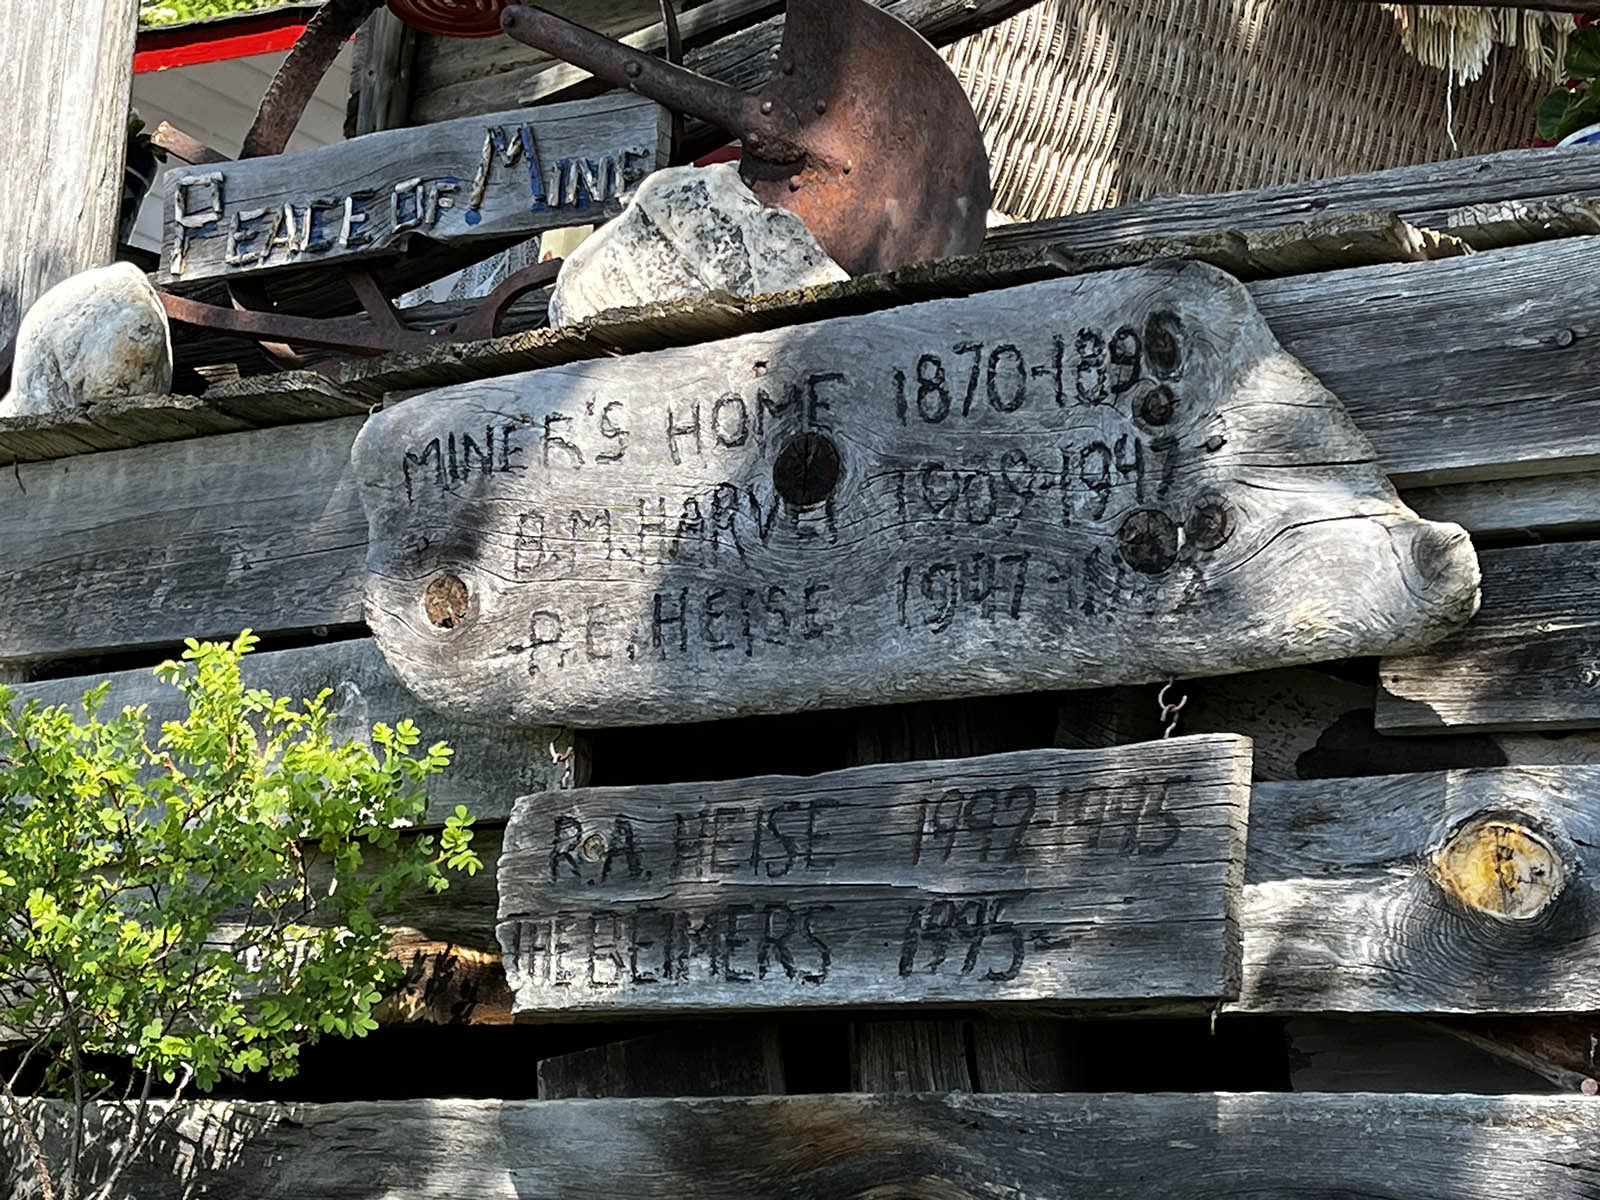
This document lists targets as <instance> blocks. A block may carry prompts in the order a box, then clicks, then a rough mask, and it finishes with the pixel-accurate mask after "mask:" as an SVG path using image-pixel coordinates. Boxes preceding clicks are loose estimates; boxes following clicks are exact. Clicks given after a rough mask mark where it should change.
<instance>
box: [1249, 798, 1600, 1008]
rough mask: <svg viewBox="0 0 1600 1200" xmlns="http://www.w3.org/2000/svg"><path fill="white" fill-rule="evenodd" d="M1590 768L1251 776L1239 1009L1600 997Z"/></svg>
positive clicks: (1596, 836) (1583, 1001)
mask: <svg viewBox="0 0 1600 1200" xmlns="http://www.w3.org/2000/svg"><path fill="white" fill-rule="evenodd" d="M1596 795H1600V767H1594V766H1574V767H1505V768H1498V769H1490V770H1476V771H1439V772H1430V773H1426V774H1415V775H1390V776H1379V777H1372V778H1363V779H1329V780H1298V781H1293V782H1281V783H1258V784H1256V786H1255V791H1254V794H1253V797H1252V799H1253V801H1254V803H1253V804H1252V805H1251V809H1252V814H1251V822H1250V851H1249V857H1248V861H1247V864H1246V869H1245V891H1244V902H1243V905H1242V906H1241V909H1240V922H1241V924H1242V926H1243V929H1244V983H1243V986H1242V988H1241V989H1240V993H1239V998H1238V1001H1237V1002H1236V1005H1235V1007H1236V1008H1237V1010H1238V1011H1241V1012H1256V1013H1260V1012H1301V1013H1304V1012H1313V1013H1314V1012H1408V1013H1474V1012H1478V1013H1489V1012H1582V1011H1590V1010H1594V1009H1600V973H1597V972H1596V970H1595V963H1596V961H1597V957H1600V887H1597V883H1596V881H1597V879H1600V808H1597V806H1596V805H1595V803H1594V797H1595V796H1596Z"/></svg>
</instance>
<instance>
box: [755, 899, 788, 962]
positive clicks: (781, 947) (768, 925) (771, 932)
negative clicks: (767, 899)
mask: <svg viewBox="0 0 1600 1200" xmlns="http://www.w3.org/2000/svg"><path fill="white" fill-rule="evenodd" d="M780 921H781V922H782V928H779V922H780ZM793 933H794V910H793V909H792V908H790V907H789V906H788V905H787V904H768V905H767V906H766V907H765V908H763V909H762V911H761V944H760V945H759V946H757V947H756V977H757V978H758V979H765V978H766V977H767V971H768V969H769V968H770V967H771V965H772V961H773V959H777V962H778V965H779V966H780V967H782V968H783V973H784V975H785V976H786V977H787V978H789V979H793V978H794V975H795V970H794V952H793V951H791V950H790V949H789V937H790V935H791V934H793Z"/></svg>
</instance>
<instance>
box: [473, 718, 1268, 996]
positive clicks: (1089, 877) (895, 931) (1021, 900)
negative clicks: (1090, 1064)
mask: <svg viewBox="0 0 1600 1200" xmlns="http://www.w3.org/2000/svg"><path fill="white" fill-rule="evenodd" d="M1249 781H1250V743H1249V742H1248V741H1247V740H1246V739H1244V738H1239V737H1233V736H1231V735H1217V734H1214V735H1208V736H1204V737H1186V738H1175V739H1172V740H1169V741H1163V742H1151V743H1147V744H1144V745H1139V746H1127V747H1121V748H1118V749H1113V750H1030V751H1022V752H1018V753H1013V754H1001V755H994V756H991V757H987V758H973V759H957V760H951V761H941V762H922V763H893V764H882V765H877V766H871V767H856V768H852V769H850V770H847V771H836V772H833V773H830V774H826V775H818V776H815V777H811V778H796V777H788V776H768V777H765V778H759V779H744V780H737V781H733V782H728V783H703V784H673V785H668V786H654V787H627V788H580V789H577V790H575V791H568V792H563V793H561V794H560V795H559V796H557V795H555V794H550V793H538V794H534V795H530V796H525V797H523V798H522V799H520V800H518V801H517V803H516V806H515V807H514V809H513V811H512V816H511V820H510V823H509V824H508V825H507V828H506V836H505V845H504V851H503V854H502V857H501V859H500V868H499V879H498V882H499V889H500V908H499V924H498V926H497V932H498V935H499V939H500V945H501V949H502V952H503V955H504V960H505V967H506V975H507V978H508V979H509V980H510V982H511V987H512V991H513V993H514V1011H517V1012H541V1013H563V1014H571V1015H584V1014H589V1015H605V1016H615V1015H618V1014H624V1013H658V1014H659V1013H665V1012H675V1011H695V1012H706V1011H713V1010H729V1009H762V1008H780V1007H781V1008H792V1007H795V1006H797V1005H799V1006H808V1007H825V1006H834V1005H894V1004H906V1003H957V1004H985V1005H987V1004H995V1003H1006V1002H1012V1001H1055V1002H1059V1003H1068V1004H1070V1003H1085V1002H1108V1001H1148V1000H1155V999H1161V1000H1186V999H1206V998H1217V997H1226V996H1232V995H1234V994H1236V993H1237V990H1238V986H1239V930H1238V925H1237V921H1236V919H1235V911H1236V908H1237V904H1238V901H1239V898H1240V893H1241V888H1242V881H1243V869H1244V838H1245V823H1246V815H1247V809H1248V805H1249V792H1250V783H1249Z"/></svg>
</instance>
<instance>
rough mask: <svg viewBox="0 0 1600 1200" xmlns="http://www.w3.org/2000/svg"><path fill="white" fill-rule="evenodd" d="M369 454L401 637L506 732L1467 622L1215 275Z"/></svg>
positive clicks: (390, 643)
mask: <svg viewBox="0 0 1600 1200" xmlns="http://www.w3.org/2000/svg"><path fill="white" fill-rule="evenodd" d="M354 458H355V462H356V465H357V469H358V474H359V477H360V481H361V485H362V494H363V501H364V503H365V505H366V509H367V513H368V516H369V520H370V526H371V536H370V540H369V553H368V564H369V568H370V573H369V588H368V613H369V620H370V623H371V625H372V628H373V631H374V633H375V635H376V637H377V639H378V642H379V645H380V646H381V647H382V649H383V651H384V653H385V655H386V656H387V657H388V658H389V661H390V663H391V665H392V666H393V667H394V669H395V670H396V673H397V674H398V675H399V676H400V677H401V679H402V680H403V681H404V682H405V683H406V684H407V686H408V687H410V688H411V689H412V690H413V691H415V692H417V693H418V694H419V695H420V696H422V697H423V698H424V699H425V700H427V701H428V702H429V703H430V704H433V705H435V706H437V707H443V708H447V709H450V710H453V711H462V712H463V713H470V714H471V715H473V716H475V717H479V718H484V719H489V720H495V721H506V720H510V721H517V722H535V721H543V722H550V721H557V722H563V723H571V724H626V723H641V722H661V721H687V720H698V719H706V718H710V717H718V716H730V715H737V714H742V713H754V712H774V711H784V710H794V709H799V708H806V707H816V706H824V705H850V704H866V703H874V702H884V701H897V700H909V699H918V698H933V697H940V696H954V695H964V694H968V695H970V694H980V693H996V692H1004V691H1017V690H1026V689H1030V688H1043V687H1053V688H1059V687H1089V686H1101V685H1107V684H1114V683H1125V682H1136V681H1142V680H1150V679H1159V678H1165V677H1168V676H1173V675H1191V674H1206V673H1220V672H1225V671H1233V670H1241V669H1249V668H1258V667H1264V666H1270V665H1280V664H1287V663H1294V662H1305V661H1312V660H1319V659H1327V658H1333V657H1341V656H1348V655H1353V654H1376V653H1392V652H1396V651H1399V650H1403V649H1408V648H1411V647H1415V646H1419V645H1422V644H1425V643H1427V642H1429V641H1432V640H1434V639H1436V638H1438V637H1440V636H1442V635H1443V634H1445V633H1447V632H1449V631H1450V630H1452V629H1454V628H1455V627H1456V626H1458V625H1459V624H1460V623H1461V622H1463V621H1465V620H1466V619H1467V617H1468V616H1469V615H1470V614H1471V612H1472V611H1473V610H1474V608H1475V605H1476V601H1477V564H1476V559H1475V557H1474V555H1473V553H1472V549H1471V546H1470V544H1469V543H1468V541H1467V538H1466V535H1465V533H1463V532H1462V531H1461V530H1460V529H1458V528H1456V527H1455V526H1449V525H1440V524H1435V523H1430V522H1426V521H1422V520H1420V519H1418V518H1417V517H1416V516H1415V514H1413V513H1411V512H1410V510H1409V509H1407V508H1405V507H1404V506H1403V505H1402V504H1401V503H1400V502H1399V500H1398V499H1397V498H1396V496H1395V494H1394V491H1393V489H1392V488H1391V487H1390V486H1389V484H1388V482H1387V480H1386V479H1385V478H1384V476H1383V475H1382V473H1381V471H1380V470H1379V469H1378V466H1377V465H1376V463H1375V461H1374V459H1375V456H1374V454H1373V452H1372V449H1371V446H1370V445H1369V444H1368V443H1367V441H1366V439H1365V438H1364V437H1362V435H1361V434H1360V433H1359V432H1358V431H1357V430H1356V429H1355V427H1354V426H1353V425H1352V423H1351V422H1350V420H1349V417H1348V416H1347V415H1346V413H1345V412H1344V409H1343V407H1342V406H1341V405H1340V404H1339V402H1338V401H1337V400H1336V399H1335V398H1334V397H1333V396H1332V395H1331V394H1330V393H1329V392H1328V391H1327V390H1326V389H1324V388H1323V387H1322V386H1321V385H1320V384H1318V383H1317V381H1316V380H1315V379H1314V378H1313V377H1312V376H1310V375H1309V374H1308V373H1307V372H1306V371H1305V370H1304V369H1303V368H1302V367H1300V365H1299V364H1298V363H1297V362H1295V361H1294V359H1292V358H1291V357H1290V356H1288V355H1287V354H1286V353H1284V351H1283V350H1282V349H1281V348H1280V347H1279V346H1278V345H1277V343H1276V341H1275V340H1274V339H1273V337H1272V334H1271V332H1270V330H1268V328H1267V326H1266V324H1265V323H1264V322H1263V321H1262V319H1261V317H1260V315H1259V314H1258V313H1257V312H1256V310H1255V308H1254V306H1253V304H1252V303H1251V300H1250V297H1249V294H1248V293H1247V292H1246V291H1245V289H1244V288H1243V287H1242V286H1241V285H1239V284H1238V283H1237V282H1235V281H1234V280H1232V279H1230V278H1228V277H1227V276H1225V275H1223V274H1221V273H1220V272H1218V271H1216V270H1214V269H1212V268H1209V267H1205V266H1202V265H1200V264H1194V263H1190V264H1184V265H1180V266H1167V267H1148V268H1138V269H1133V270H1128V271H1117V272H1109V273H1105V274H1100V275H1094V276H1088V277H1083V278H1077V279H1068V280H1061V281H1058V282H1051V283H1041V284H1032V285H1029V286H1026V287H1020V288H1013V289H1009V290H1006V291H1000V292H993V293H988V294H984V295H980V296H976V297H972V298H970V299H966V300H961V301H935V302H929V303H926V304H920V305H914V306H911V307H907V308H901V309H894V310H891V311H887V312H883V313H878V314H874V315H871V316H862V317H849V318H839V319H836V320H831V321H824V322H821V323H818V324H815V325H805V326H797V327H793V328H789V329H783V330H777V331H772V332H767V333H759V334H750V335H747V336H744V337H739V338H733V339H730V340H728V341H725V342H719V343H714V344H711V345H705V346H696V347H692V348H686V349H682V350H666V351H660V352H655V353H651V354H641V355H635V356H632V357H629V358H623V359H614V360H608V361H599V362H583V363H577V364H573V365H571V366H566V367H559V368H550V369H547V370H543V371H536V372H532V373H530V374H526V375H521V376H515V377H511V378H506V379H497V380H488V381H483V382H481V383H475V384H469V385H465V386H463V387H459V388H453V389H450V390H448V391H445V392H440V393H435V394H433V395H430V396H425V397H419V398H417V399H415V400H412V401H407V402H405V403H403V404H401V405H398V406H396V407H395V408H393V409H391V410H387V411H385V412H383V413H381V414H379V415H378V416H377V417H375V418H374V419H373V420H372V421H371V422H369V423H368V425H367V427H366V428H365V429H364V430H363V432H362V434H361V436H360V437H359V439H358V440H357V443H356V447H355V451H354Z"/></svg>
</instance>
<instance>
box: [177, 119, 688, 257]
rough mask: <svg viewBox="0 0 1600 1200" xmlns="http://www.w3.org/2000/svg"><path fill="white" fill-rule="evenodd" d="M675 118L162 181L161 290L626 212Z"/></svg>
mask: <svg viewBox="0 0 1600 1200" xmlns="http://www.w3.org/2000/svg"><path fill="white" fill-rule="evenodd" d="M670 129H671V118H670V117H669V116H668V114H667V112H666V110H665V109H663V108H661V107H660V106H659V105H657V104H655V103H653V102H651V101H648V100H644V99H641V98H640V97H638V96H632V95H626V94H614V95H608V96H601V97H599V98H598V99H594V100H580V101H575V102H573V103H570V104H552V105H548V106H546V107H543V108H525V109H518V110H515V111H512V112H499V113H490V114H487V115H485V116H481V117H467V118H463V119H461V120H458V121H446V122H443V123H442V124H438V125H423V126H420V127H418V128H415V129H398V130H393V131H390V132H386V133H372V134H367V135H366V136H364V137H359V138H352V139H351V140H350V141H347V142H338V143H335V144H333V145H330V146H321V147H318V148H317V149H314V150H305V151H299V152H296V153H294V154H285V155H279V156H276V157H268V158H253V159H246V160H243V161H240V162H229V163H218V164H211V165H207V166H184V167H177V168H174V169H172V170H169V171H167V172H166V173H165V175H164V176H163V186H164V188H165V192H164V195H165V197H166V205H167V215H166V223H165V230H164V233H163V236H162V243H161V266H160V270H159V271H158V272H157V273H156V281H157V282H158V283H162V284H168V285H170V284H175V283H186V282H191V281H195V280H202V279H212V278H216V277H218V276H237V275H240V274H255V273H260V272H265V271H272V270H278V269H281V268H284V267H305V266H311V265H317V264H323V263H331V262H348V261H355V260H358V259H364V258H371V257H374V256H378V255H384V254H395V253H398V252H400V251H403V250H404V249H405V247H406V243H407V242H408V241H409V240H410V239H411V238H412V237H424V238H428V239H431V240H433V241H436V242H445V243H453V244H457V245H463V244H469V243H472V242H482V241H496V240H498V241H502V242H503V241H504V240H505V239H506V238H507V237H508V236H509V237H517V236H519V235H520V236H525V237H532V236H533V235H534V234H537V233H539V232H541V231H542V230H546V229H557V228H561V227H562V226H567V225H584V224H588V223H589V222H592V221H598V220H602V219H604V218H606V217H609V216H613V215H615V214H616V213H617V212H619V211H621V208H622V204H623V202H624V194H625V193H626V192H628V191H629V190H631V189H632V187H633V185H634V184H636V183H637V182H638V181H639V180H641V179H643V178H644V177H645V176H646V175H648V174H649V173H650V172H651V171H654V170H655V169H656V168H657V167H659V166H661V165H662V164H663V163H665V162H666V143H667V138H668V136H669V132H670Z"/></svg>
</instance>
